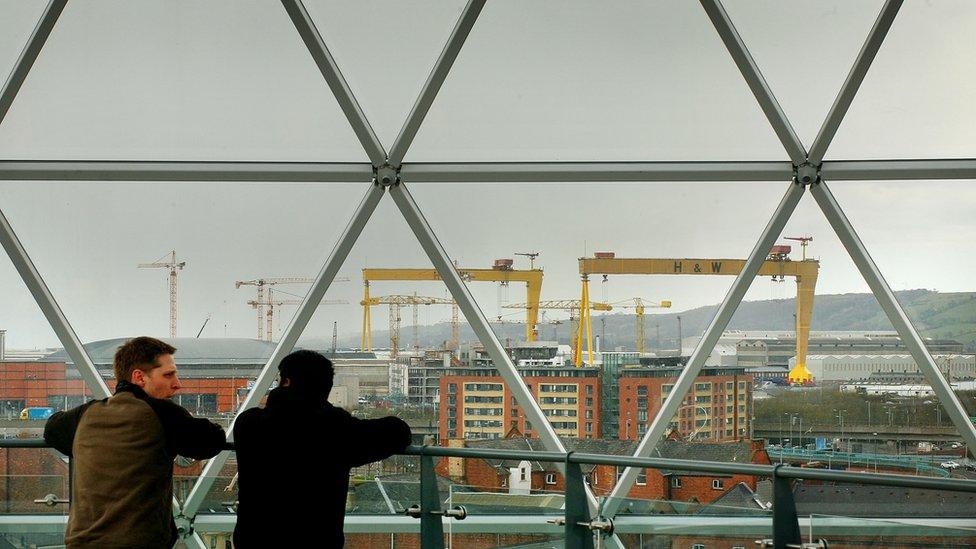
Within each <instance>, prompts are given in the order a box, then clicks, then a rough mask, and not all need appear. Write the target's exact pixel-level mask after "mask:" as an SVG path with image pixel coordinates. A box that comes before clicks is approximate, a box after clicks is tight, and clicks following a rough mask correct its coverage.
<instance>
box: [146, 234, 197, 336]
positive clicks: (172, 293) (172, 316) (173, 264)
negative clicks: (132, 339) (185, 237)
mask: <svg viewBox="0 0 976 549" xmlns="http://www.w3.org/2000/svg"><path fill="white" fill-rule="evenodd" d="M168 255H169V261H162V260H163V259H164V258H165V257H166V256H163V257H161V258H159V259H157V260H156V261H153V262H152V263H140V264H139V265H138V267H139V268H140V269H169V337H176V276H177V273H178V272H179V271H181V270H183V267H186V261H177V260H176V250H172V251H170V253H169V254H168Z"/></svg>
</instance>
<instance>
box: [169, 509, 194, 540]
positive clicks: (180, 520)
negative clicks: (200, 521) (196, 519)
mask: <svg viewBox="0 0 976 549" xmlns="http://www.w3.org/2000/svg"><path fill="white" fill-rule="evenodd" d="M173 522H175V523H176V533H177V534H178V535H179V536H180V539H181V540H185V539H187V538H189V537H191V536H192V535H193V519H192V518H190V517H188V516H186V515H184V514H183V513H180V514H178V515H176V516H174V517H173Z"/></svg>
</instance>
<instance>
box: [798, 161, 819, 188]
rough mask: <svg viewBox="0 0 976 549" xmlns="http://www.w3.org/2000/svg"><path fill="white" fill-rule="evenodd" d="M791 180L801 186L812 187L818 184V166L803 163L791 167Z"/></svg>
mask: <svg viewBox="0 0 976 549" xmlns="http://www.w3.org/2000/svg"><path fill="white" fill-rule="evenodd" d="M793 180H794V181H796V182H797V183H799V184H801V185H813V184H814V183H819V182H820V166H815V165H813V164H811V163H809V162H804V163H803V164H800V165H799V166H793Z"/></svg>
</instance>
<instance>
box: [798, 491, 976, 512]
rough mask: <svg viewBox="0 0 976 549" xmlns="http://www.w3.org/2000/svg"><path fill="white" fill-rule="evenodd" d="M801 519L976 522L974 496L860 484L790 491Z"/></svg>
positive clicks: (964, 493) (975, 500) (961, 493)
mask: <svg viewBox="0 0 976 549" xmlns="http://www.w3.org/2000/svg"><path fill="white" fill-rule="evenodd" d="M793 497H794V498H795V500H796V511H797V513H798V514H800V515H810V514H819V515H837V516H847V517H868V518H871V517H877V518H921V517H926V518H976V494H974V493H971V492H950V491H948V490H922V489H918V488H895V487H887V486H868V485H861V484H809V485H807V484H803V483H797V484H796V485H795V486H794V488H793Z"/></svg>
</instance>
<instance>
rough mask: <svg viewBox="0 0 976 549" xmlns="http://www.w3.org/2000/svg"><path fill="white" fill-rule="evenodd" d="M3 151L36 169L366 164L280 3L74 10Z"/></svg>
mask: <svg viewBox="0 0 976 549" xmlns="http://www.w3.org/2000/svg"><path fill="white" fill-rule="evenodd" d="M5 23H6V22H5ZM215 29H216V30H215ZM65 90H70V93H65ZM0 149H2V150H3V151H4V157H6V158H30V159H38V158H42V159H106V160H252V161H253V160H279V161H362V160H364V159H365V158H366V157H365V155H364V153H363V150H362V147H361V146H360V145H359V142H358V141H357V140H356V137H355V135H354V134H353V132H352V130H351V128H350V126H349V123H348V121H347V120H346V118H345V116H344V115H343V114H342V112H341V110H340V109H339V106H338V103H337V102H336V100H335V98H334V96H333V95H332V92H331V91H330V90H329V88H328V86H327V85H326V83H325V82H324V80H323V79H322V76H321V74H320V73H319V71H318V69H317V67H316V66H315V63H314V62H313V61H312V59H311V57H310V56H309V54H308V51H307V50H306V48H305V46H304V44H303V42H302V40H301V38H300V37H299V35H298V33H297V32H296V30H295V28H294V26H293V25H292V23H291V21H290V19H289V18H288V15H287V13H285V11H284V9H283V8H282V7H281V6H280V5H279V4H277V3H275V4H269V3H257V4H251V5H248V6H247V8H246V9H242V8H241V6H239V5H238V4H237V3H236V2H217V3H208V4H205V5H204V4H199V5H195V4H194V5H191V4H188V5H185V6H182V7H180V8H179V9H174V8H173V7H172V6H166V5H163V4H159V3H155V2H144V1H137V2H129V1H124V2H119V1H112V2H102V3H95V4H69V5H68V6H67V7H66V8H65V10H64V12H63V13H62V14H61V17H60V19H59V21H58V23H57V25H56V26H55V28H54V31H53V32H52V33H51V36H50V37H49V39H48V41H47V43H46V45H45V46H44V49H43V51H42V54H41V56H40V57H39V58H38V60H37V62H36V63H35V65H34V67H33V69H32V70H31V73H30V76H29V77H28V79H27V81H26V82H25V83H24V86H23V88H22V89H21V90H20V93H19V94H18V96H17V98H16V100H15V101H14V103H13V106H12V108H11V110H10V112H9V113H8V115H7V118H6V119H5V120H4V123H3V126H2V128H0Z"/></svg>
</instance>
